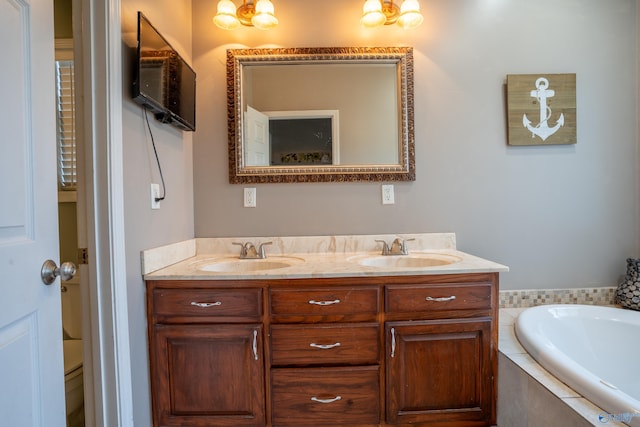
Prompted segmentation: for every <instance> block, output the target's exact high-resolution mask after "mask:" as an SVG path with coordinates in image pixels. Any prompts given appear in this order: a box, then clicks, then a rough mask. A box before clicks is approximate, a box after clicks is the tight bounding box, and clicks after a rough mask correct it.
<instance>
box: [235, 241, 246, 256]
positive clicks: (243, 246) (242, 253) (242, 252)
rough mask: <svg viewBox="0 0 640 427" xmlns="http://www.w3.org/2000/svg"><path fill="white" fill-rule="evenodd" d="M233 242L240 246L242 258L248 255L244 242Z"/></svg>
mask: <svg viewBox="0 0 640 427" xmlns="http://www.w3.org/2000/svg"><path fill="white" fill-rule="evenodd" d="M232 244H233V245H237V246H240V258H242V257H245V256H247V247H246V245H245V244H244V243H240V242H232Z"/></svg>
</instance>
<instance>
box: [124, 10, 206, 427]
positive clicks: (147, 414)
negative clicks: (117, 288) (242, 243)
mask: <svg viewBox="0 0 640 427" xmlns="http://www.w3.org/2000/svg"><path fill="white" fill-rule="evenodd" d="M138 10H141V11H142V12H143V13H144V14H145V16H146V17H147V18H149V20H150V21H151V23H152V24H153V25H154V26H155V27H156V28H157V29H158V30H159V31H160V32H161V33H162V34H163V35H164V36H165V38H167V40H168V41H169V43H171V44H172V45H173V47H174V48H175V49H177V50H178V51H179V52H180V53H181V54H182V56H183V57H184V58H185V59H187V61H189V62H191V60H190V59H191V2H190V1H180V2H176V1H174V0H144V1H142V0H123V1H122V2H121V13H122V15H121V16H122V18H121V21H122V33H123V91H124V93H123V94H122V98H123V102H122V104H123V116H122V121H123V123H122V124H123V144H124V171H125V172H124V173H125V176H124V179H125V233H126V234H125V240H126V251H127V254H126V256H127V281H128V283H127V286H128V294H127V297H128V304H129V333H130V346H131V372H132V382H133V398H134V402H133V403H134V409H135V410H134V422H135V425H137V426H149V425H151V403H150V397H149V358H148V352H147V323H146V305H145V288H144V282H143V280H142V273H141V269H140V251H141V250H143V249H148V248H152V247H156V246H161V245H165V244H168V243H174V242H178V241H182V240H186V239H190V238H192V237H193V235H194V234H193V159H192V157H193V156H192V136H193V135H192V133H189V132H182V131H180V130H178V129H176V128H174V127H171V126H169V125H164V124H161V123H160V122H158V121H156V120H155V119H154V118H153V115H150V116H149V120H150V125H151V129H152V131H153V136H154V138H155V142H156V148H157V150H158V156H159V157H160V162H161V165H162V172H163V174H164V179H165V182H166V186H167V193H166V196H167V198H166V200H163V201H162V202H161V209H160V210H151V207H150V197H151V196H150V188H149V187H150V184H151V183H152V182H155V183H160V176H159V174H158V168H157V165H156V160H155V157H154V154H153V148H152V146H151V139H150V137H149V134H148V131H147V129H146V126H147V125H146V123H145V122H144V118H143V117H144V116H143V113H142V109H141V107H140V106H139V105H138V104H135V103H134V102H132V101H131V79H132V66H133V59H134V51H133V49H134V48H135V44H136V25H137V21H136V19H137V12H138Z"/></svg>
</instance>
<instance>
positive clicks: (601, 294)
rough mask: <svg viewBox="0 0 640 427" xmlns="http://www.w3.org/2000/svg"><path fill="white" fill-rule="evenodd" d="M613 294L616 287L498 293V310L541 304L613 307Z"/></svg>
mask: <svg viewBox="0 0 640 427" xmlns="http://www.w3.org/2000/svg"><path fill="white" fill-rule="evenodd" d="M615 292H616V287H603V288H572V289H530V290H522V291H500V308H525V307H535V306H537V305H543V304H593V305H613V304H614V301H615Z"/></svg>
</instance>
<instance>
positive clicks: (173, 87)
mask: <svg viewBox="0 0 640 427" xmlns="http://www.w3.org/2000/svg"><path fill="white" fill-rule="evenodd" d="M133 99H134V100H135V101H136V102H137V103H139V104H140V105H142V106H144V107H145V108H147V109H149V110H150V111H152V112H153V113H154V114H155V116H156V118H157V119H158V120H160V121H162V122H164V123H170V124H172V125H174V126H176V127H178V128H180V129H183V130H191V131H193V130H195V127H196V121H195V118H196V117H195V100H196V73H195V72H194V71H193V69H192V68H191V67H190V66H189V64H187V63H186V62H185V61H184V60H183V59H182V57H180V55H179V54H178V53H177V52H176V51H175V50H174V49H173V48H172V47H171V45H170V44H169V43H168V42H167V41H166V40H165V39H164V37H162V35H161V34H160V33H159V32H158V31H157V30H156V29H155V28H154V27H153V25H151V23H150V22H149V20H148V19H147V18H146V17H145V16H144V15H143V14H142V12H138V48H137V61H136V76H135V78H134V82H133Z"/></svg>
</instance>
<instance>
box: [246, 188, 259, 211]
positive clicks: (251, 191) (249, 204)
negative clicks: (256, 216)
mask: <svg viewBox="0 0 640 427" xmlns="http://www.w3.org/2000/svg"><path fill="white" fill-rule="evenodd" d="M244 207H245V208H255V207H256V189H255V188H245V189H244Z"/></svg>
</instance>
